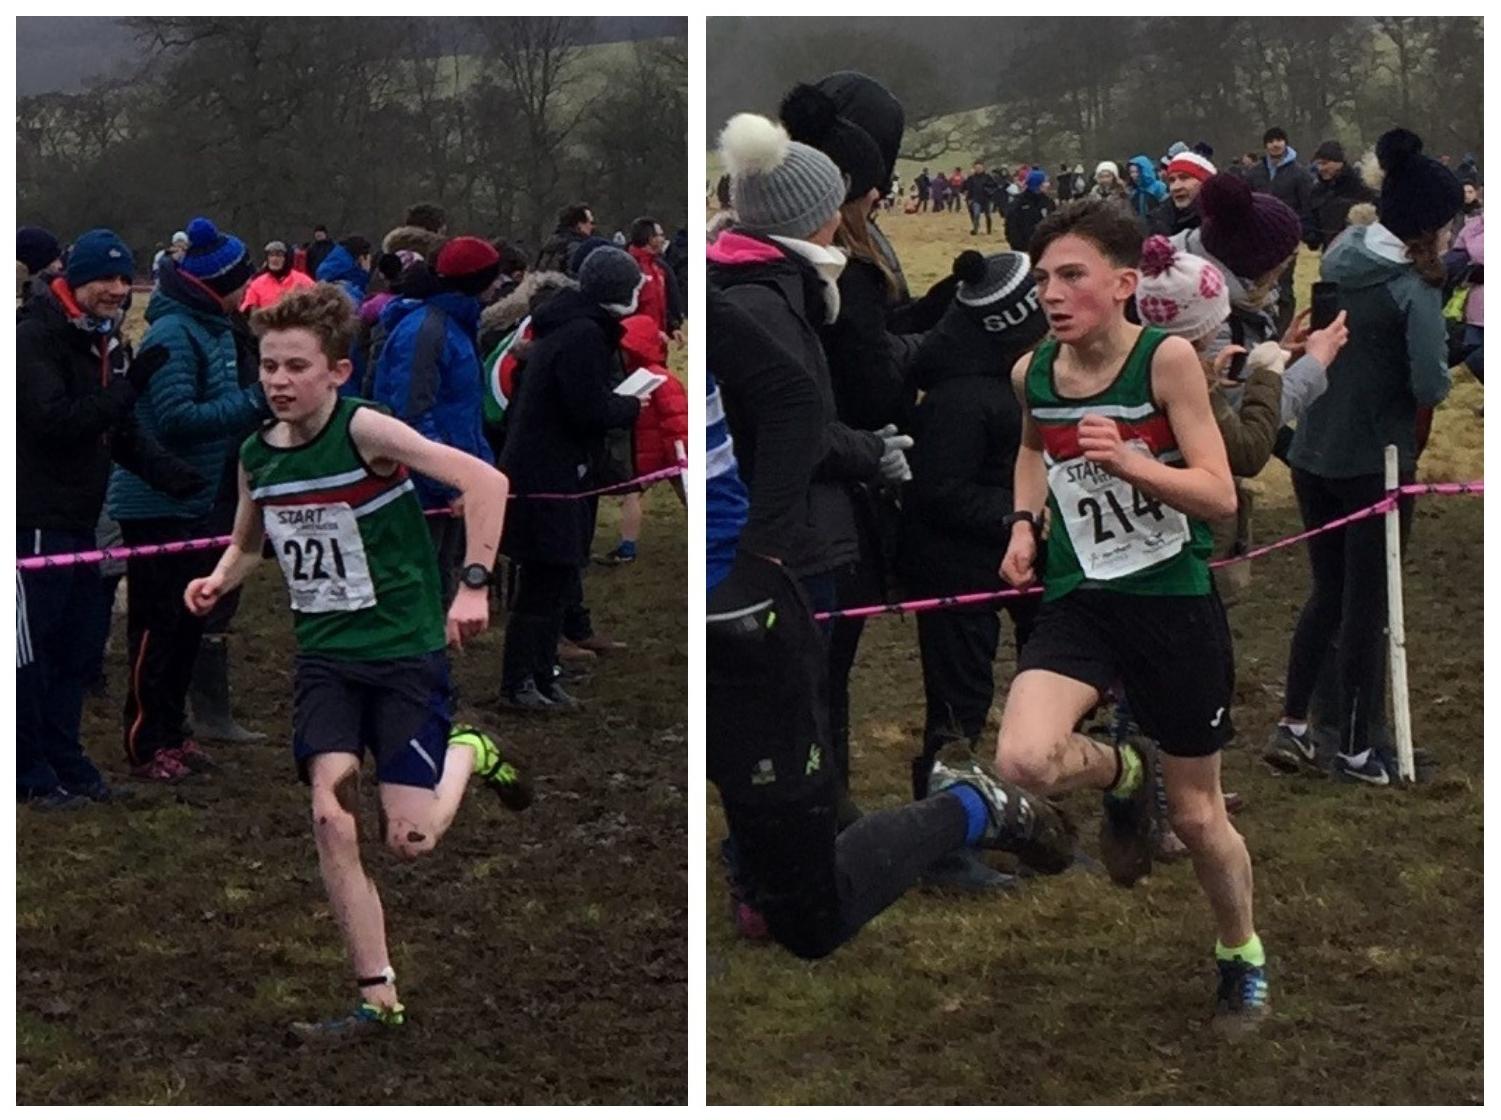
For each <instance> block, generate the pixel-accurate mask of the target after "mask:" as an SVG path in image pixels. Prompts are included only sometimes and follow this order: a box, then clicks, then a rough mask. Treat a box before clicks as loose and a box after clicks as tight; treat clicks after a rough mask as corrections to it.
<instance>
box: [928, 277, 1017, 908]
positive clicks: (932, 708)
mask: <svg viewBox="0 0 1501 1120" xmlns="http://www.w3.org/2000/svg"><path fill="white" fill-rule="evenodd" d="M1031 268H1032V264H1031V261H1030V260H1029V259H1028V258H1027V256H1026V254H1025V253H997V254H995V255H993V256H990V257H982V256H981V255H980V254H979V253H976V252H973V251H971V252H967V253H964V254H962V255H961V256H960V257H959V258H958V260H956V261H955V262H954V275H956V276H957V277H959V278H960V281H961V282H960V284H959V289H958V294H957V296H956V297H955V300H954V303H953V305H952V306H951V307H950V309H949V312H948V314H947V315H945V316H944V317H943V319H942V320H941V321H940V322H939V324H938V326H937V327H936V328H935V329H934V330H932V331H930V332H929V333H928V336H927V337H926V339H924V341H923V345H922V348H921V349H920V350H919V351H918V354H917V361H916V363H915V365H914V374H915V376H916V380H917V386H918V388H920V389H921V390H922V391H923V399H922V403H921V404H920V405H918V407H917V417H916V424H915V426H914V428H913V433H912V434H913V439H914V446H913V449H912V454H911V463H912V481H911V482H908V483H907V484H906V485H905V486H904V487H903V492H902V552H901V558H902V569H903V574H904V576H905V578H906V581H907V587H908V589H909V590H910V592H911V593H912V594H913V595H915V596H917V597H918V598H923V599H926V598H937V597H941V596H945V595H958V594H963V593H965V592H971V591H999V590H1001V589H1002V588H1003V586H1004V585H1003V584H1002V582H1001V578H1000V567H1001V559H1002V558H1003V557H1004V556H1005V553H1006V545H1007V543H1008V541H1009V540H1010V537H1011V527H1010V525H1009V524H1007V522H1006V520H1005V518H1006V515H1007V514H1009V513H1011V512H1012V499H1011V488H1012V475H1013V473H1014V470H1015V465H1016V449H1017V446H1018V445H1019V443H1020V441H1021V430H1022V414H1021V406H1020V404H1019V403H1018V402H1017V397H1016V392H1015V390H1014V389H1013V388H1012V385H1011V367H1012V366H1013V365H1014V364H1015V362H1016V360H1017V359H1018V358H1019V357H1021V355H1022V354H1024V353H1026V352H1027V350H1029V349H1030V348H1031V347H1032V346H1033V345H1035V344H1036V343H1037V341H1038V340H1039V339H1041V338H1042V336H1043V335H1044V334H1046V333H1047V317H1046V316H1045V315H1044V314H1043V312H1042V307H1041V303H1040V302H1039V300H1038V296H1037V288H1036V286H1035V285H1034V284H1033V282H1032V277H1031ZM997 608H998V604H997V603H994V602H991V603H981V604H976V605H973V606H968V607H961V608H957V609H948V610H936V611H925V612H923V613H921V614H919V615H918V616H917V642H918V649H919V650H920V651H921V654H922V673H923V692H924V695H925V697H926V701H927V715H926V718H925V720H924V728H923V744H922V753H921V754H920V755H919V756H918V757H917V758H915V759H913V766H912V785H913V795H914V796H915V797H918V798H921V797H923V796H924V795H925V794H926V792H927V785H928V774H929V772H930V771H931V770H932V768H933V762H934V760H935V759H936V758H937V757H938V754H939V752H940V751H941V750H942V749H943V748H944V747H946V746H949V745H951V744H963V745H966V746H972V745H973V744H974V742H975V741H976V740H977V739H978V738H979V736H980V733H981V731H982V729H983V728H984V726H985V720H986V717H987V716H988V715H989V712H990V706H991V702H992V700H993V699H994V695H995V676H994V661H995V655H996V649H997V647H998V645H999V643H1000V637H1001V623H1000V615H999V612H998V609H997ZM1006 610H1007V612H1008V613H1009V614H1010V615H1011V620H1012V624H1013V625H1014V627H1015V630H1016V643H1017V647H1018V649H1020V647H1021V644H1022V642H1023V641H1024V640H1025V637H1026V634H1027V632H1028V631H1029V630H1030V629H1031V622H1032V617H1033V616H1034V615H1035V614H1036V610H1037V606H1036V601H1035V600H1034V599H1032V598H1018V599H1010V600H1007V601H1006ZM947 862H948V863H951V864H952V865H953V866H952V867H947V866H945V867H936V868H934V869H933V871H931V872H930V875H929V877H930V878H937V877H942V878H943V880H944V881H945V882H947V883H950V884H951V885H966V886H970V887H975V888H978V887H986V886H1002V885H1005V884H1006V882H1007V881H1008V880H1007V879H1006V877H1005V876H1001V875H998V874H997V873H996V872H994V871H992V870H991V869H990V868H988V867H985V866H984V865H983V864H981V863H980V862H979V859H978V857H977V856H976V855H975V854H974V853H973V852H971V851H964V852H956V853H954V854H953V855H951V856H950V857H949V860H948V861H947Z"/></svg>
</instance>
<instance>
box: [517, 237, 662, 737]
mask: <svg viewBox="0 0 1501 1120" xmlns="http://www.w3.org/2000/svg"><path fill="white" fill-rule="evenodd" d="M644 279H645V278H644V277H643V276H642V275H641V270H640V268H638V267H637V265H636V262H635V261H633V260H631V258H630V255H629V254H627V253H625V252H624V251H622V250H620V249H616V248H614V247H613V246H611V247H606V248H600V249H596V250H595V251H594V252H593V253H591V254H589V256H588V259H587V260H585V261H584V262H583V265H582V267H581V268H580V270H579V286H578V288H577V289H571V288H570V289H567V290H564V291H560V292H559V293H558V294H557V295H555V296H553V297H552V298H551V299H550V300H548V301H547V302H546V303H545V304H543V305H542V306H541V307H540V308H539V309H538V310H537V312H536V314H535V315H534V316H533V317H532V330H533V332H534V342H533V343H532V345H531V348H530V350H529V351H528V353H527V357H526V366H525V369H524V371H523V372H522V373H521V375H520V376H519V377H518V379H517V387H516V391H515V397H514V399H513V400H512V401H511V404H510V407H509V408H508V409H507V410H506V438H505V445H504V447H503V449H502V452H501V457H500V464H499V465H500V468H501V469H502V470H503V471H505V473H506V475H507V476H508V477H509V478H510V479H511V485H512V486H513V487H514V488H515V490H514V492H515V493H516V494H518V495H520V494H533V493H551V494H569V493H578V492H580V491H582V490H584V489H586V488H587V487H588V486H589V485H590V478H589V468H590V464H591V463H594V462H595V461H597V459H598V458H599V456H600V454H601V453H602V448H603V444H604V440H605V436H606V434H607V433H608V432H609V431H610V430H611V429H614V428H629V427H631V426H632V425H634V424H635V422H636V416H637V414H638V413H639V412H640V411H641V402H640V401H639V400H637V399H636V398H635V397H630V396H622V395H620V394H618V393H615V392H613V391H612V389H611V369H612V366H613V365H614V364H616V363H618V361H619V348H620V333H621V328H620V320H621V319H622V318H624V317H625V316H627V315H629V314H631V313H632V312H633V311H634V310H635V309H636V299H637V296H638V294H639V292H640V290H641V285H642V284H643V283H644ZM593 519H594V510H593V507H592V506H591V504H590V503H589V502H587V501H544V500H533V501H528V500H525V499H523V500H520V501H516V502H512V503H511V508H510V509H509V510H508V511H507V514H506V531H505V535H504V538H503V539H502V541H501V551H502V552H504V553H505V555H506V556H508V557H510V558H511V559H512V560H513V561H515V562H516V563H518V564H519V565H520V566H521V571H520V576H519V578H518V580H517V592H516V599H515V605H514V607H513V609H512V613H511V616H510V619H509V620H508V622H507V624H506V641H505V653H504V655H503V661H502V668H501V695H502V703H503V704H504V705H505V706H506V707H510V708H514V709H517V710H521V711H549V710H553V709H556V708H559V707H561V708H565V709H567V708H574V707H577V701H575V700H574V699H573V698H572V697H571V696H569V695H568V694H567V693H566V692H565V691H564V690H563V688H562V687H561V686H560V685H559V684H558V683H557V681H556V680H555V679H554V675H553V667H554V665H555V664H556V663H557V657H558V641H559V638H560V637H561V635H562V631H563V613H564V610H565V608H566V607H567V606H568V603H569V601H570V598H571V596H572V595H573V594H574V592H575V591H576V583H577V580H578V573H579V570H580V569H581V568H582V567H583V566H584V565H585V564H587V563H588V562H589V541H590V539H591V538H592V534H593Z"/></svg>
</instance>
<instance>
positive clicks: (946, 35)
mask: <svg viewBox="0 0 1501 1120" xmlns="http://www.w3.org/2000/svg"><path fill="white" fill-rule="evenodd" d="M708 45H709V58H708V82H709V89H710V118H709V120H710V127H711V129H717V128H718V127H719V125H720V124H722V123H723V121H724V119H725V118H726V117H727V116H728V114H730V113H733V112H735V111H737V110H739V109H744V108H758V109H761V110H763V111H765V110H774V109H775V107H776V102H777V99H778V98H779V97H780V95H781V93H782V92H783V91H785V90H786V89H787V88H789V87H790V86H791V84H792V83H793V82H796V81H799V80H806V79H808V78H810V77H816V76H818V75H820V74H822V73H826V72H827V71H829V70H831V69H840V68H849V69H856V70H863V71H865V72H866V73H869V74H871V75H872V76H873V77H877V78H879V79H881V80H882V81H883V82H885V83H886V84H887V85H888V86H890V88H891V89H892V90H893V92H895V93H896V94H897V96H898V97H900V98H901V99H902V101H903V104H904V106H905V107H906V108H907V112H908V133H907V142H906V149H907V150H906V152H905V153H904V154H906V155H907V156H908V157H909V158H912V159H917V160H929V159H932V160H943V159H944V158H945V157H948V156H950V155H952V156H954V157H955V159H956V160H959V161H963V160H967V159H968V158H970V157H971V156H975V157H979V158H982V159H988V160H990V161H992V162H996V163H1012V164H1014V163H1018V162H1022V161H1024V160H1025V161H1033V160H1043V161H1046V162H1048V163H1050V164H1051V163H1056V162H1058V161H1061V160H1065V159H1066V160H1069V161H1075V160H1078V161H1082V162H1086V163H1087V162H1089V161H1091V160H1093V159H1101V158H1112V157H1119V156H1120V155H1122V154H1124V153H1127V152H1136V151H1142V152H1150V153H1153V154H1160V153H1161V150H1162V149H1163V148H1164V147H1165V145H1166V144H1168V143H1170V142H1171V141H1173V140H1179V139H1181V140H1184V141H1186V142H1187V143H1193V142H1195V141H1197V140H1207V141H1208V142H1209V143H1210V144H1212V145H1213V146H1214V148H1215V155H1216V158H1217V159H1218V160H1219V161H1220V162H1221V163H1224V162H1228V160H1229V159H1230V158H1232V157H1233V156H1234V155H1236V154H1239V153H1241V152H1244V151H1247V150H1252V149H1259V148H1260V142H1261V134H1262V132H1263V131H1264V130H1265V129H1266V128H1267V127H1269V126H1271V125H1280V126H1281V127H1283V128H1285V129H1286V130H1287V132H1288V134H1289V136H1290V137H1291V138H1292V143H1293V145H1294V147H1297V148H1299V149H1300V150H1301V151H1302V153H1303V155H1304V156H1311V155H1312V154H1313V149H1314V148H1315V147H1317V146H1318V144H1319V142H1320V141H1322V140H1326V139H1331V138H1333V139H1338V140H1340V141H1341V142H1342V143H1344V144H1345V146H1346V148H1347V149H1353V150H1354V151H1355V152H1360V151H1364V150H1365V148H1366V147H1367V146H1369V145H1371V144H1374V142H1375V139H1376V137H1377V136H1379V135H1380V134H1381V133H1382V132H1384V131H1385V130H1387V129H1388V128H1391V127H1392V126H1394V125H1398V124H1401V125H1404V126H1406V127H1408V128H1411V129H1413V130H1414V131H1416V132H1417V133H1419V134H1420V135H1421V136H1423V137H1424V140H1425V142H1426V146H1427V148H1428V149H1429V150H1430V151H1431V152H1432V153H1433V154H1435V155H1438V154H1443V153H1449V154H1451V155H1452V156H1453V157H1454V162H1455V163H1458V161H1459V157H1460V156H1461V155H1462V154H1463V153H1464V152H1467V151H1468V152H1474V153H1476V154H1477V155H1482V156H1483V154H1484V140H1483V109H1482V86H1483V77H1484V52H1483V33H1482V21H1481V20H1480V19H1479V18H1474V17H1444V18H1418V17H1411V16H1376V17H1330V18H1322V17H1321V18H1313V17H1309V18H1289V17H1281V16H1277V17H1251V16H1210V17H1144V16H1131V17H1097V16H1086V17H1073V18H1061V17H1019V18H992V19H935V20H924V19H884V20H858V19H839V20H823V19H818V20H813V19H800V20H748V19H734V20H710V21H709V33H708ZM981 75H983V77H984V88H983V89H981V88H977V85H978V83H979V76H981ZM731 98H738V99H739V100H738V101H735V102H732V101H731ZM982 107H983V110H982V111H978V112H972V113H965V112H964V111H965V110H977V109H982ZM955 114H963V115H962V116H955Z"/></svg>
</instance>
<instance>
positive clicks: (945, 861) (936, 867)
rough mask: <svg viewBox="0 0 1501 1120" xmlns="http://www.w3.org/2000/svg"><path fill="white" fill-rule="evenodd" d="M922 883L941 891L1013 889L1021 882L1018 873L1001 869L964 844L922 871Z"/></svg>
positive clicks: (978, 891)
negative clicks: (1009, 873) (991, 864)
mask: <svg viewBox="0 0 1501 1120" xmlns="http://www.w3.org/2000/svg"><path fill="white" fill-rule="evenodd" d="M922 885H923V886H925V887H931V888H933V889H934V890H940V891H965V892H976V893H981V892H986V891H1010V890H1016V889H1017V888H1018V887H1020V886H1021V880H1019V879H1018V878H1017V877H1016V876H1015V875H1007V874H1006V873H1005V872H1003V871H997V870H996V869H995V868H993V867H991V866H990V864H988V863H986V862H985V861H984V860H983V859H981V858H980V853H979V852H977V851H975V850H974V849H973V848H960V849H958V850H957V851H953V852H950V853H949V854H948V855H946V856H944V857H943V858H942V859H940V860H938V861H937V862H935V863H933V864H932V865H931V866H930V867H929V868H928V869H927V870H926V871H924V872H923V873H922Z"/></svg>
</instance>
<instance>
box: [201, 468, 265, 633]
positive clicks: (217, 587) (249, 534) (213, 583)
mask: <svg viewBox="0 0 1501 1120" xmlns="http://www.w3.org/2000/svg"><path fill="white" fill-rule="evenodd" d="M239 477H240V497H239V502H238V503H237V504H236V506H235V525H234V529H233V530H232V531H231V532H230V540H229V547H228V548H226V549H225V550H224V555H223V556H221V557H219V562H218V563H217V564H215V565H214V570H213V572H211V573H210V574H209V575H207V576H204V577H203V578H202V579H195V580H193V581H192V582H191V583H189V584H188V586H187V589H186V590H185V591H184V592H183V594H182V597H183V602H185V603H186V604H187V607H188V610H190V611H192V612H193V613H194V614H196V615H205V614H208V612H209V611H210V610H212V609H213V606H214V604H215V603H217V602H218V601H219V600H220V599H221V598H222V597H224V596H225V595H228V594H229V593H230V592H231V591H233V590H234V589H235V588H236V587H239V586H240V584H242V583H244V582H245V577H246V576H248V575H249V574H250V573H251V571H252V570H253V569H254V568H255V566H256V565H257V564H258V563H260V559H261V545H262V543H263V541H264V540H265V535H266V529H265V526H264V525H263V524H262V522H261V510H260V507H259V506H258V505H256V503H255V500H254V499H253V498H251V496H250V482H249V480H248V479H246V477H245V467H244V466H243V465H242V466H241V467H240V469H239Z"/></svg>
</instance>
